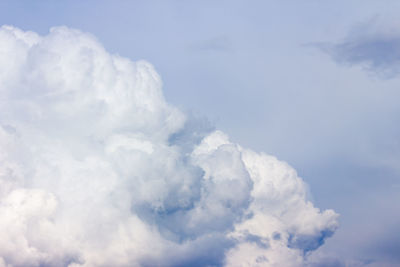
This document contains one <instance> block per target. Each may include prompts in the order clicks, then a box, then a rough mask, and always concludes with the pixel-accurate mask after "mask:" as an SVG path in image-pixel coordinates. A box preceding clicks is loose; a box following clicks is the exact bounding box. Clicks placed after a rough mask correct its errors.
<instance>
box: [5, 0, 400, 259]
mask: <svg viewBox="0 0 400 267" xmlns="http://www.w3.org/2000/svg"><path fill="white" fill-rule="evenodd" d="M399 5H400V4H399V3H398V1H334V2H329V3H327V2H321V1H301V2H300V1H252V2H251V4H250V3H249V1H146V2H144V1H112V2H111V1H84V2H83V1H57V2H55V1H40V2H39V1H2V2H1V4H0V24H2V25H3V24H8V25H15V26H17V27H19V28H22V29H23V30H32V31H35V32H38V33H39V34H41V35H47V33H48V31H49V28H51V27H53V26H56V25H66V26H68V27H72V28H78V29H81V30H83V31H87V32H90V33H92V34H94V35H95V36H96V37H97V38H98V39H99V41H100V42H101V43H102V44H103V45H104V46H105V48H106V50H107V51H109V52H111V53H117V54H120V55H121V56H124V57H128V58H130V59H132V60H138V59H145V60H148V61H149V62H151V63H152V64H153V65H154V66H155V68H156V69H157V71H158V73H159V74H160V75H161V77H162V80H163V91H164V94H165V98H166V99H167V100H168V102H169V103H171V104H174V105H176V106H177V107H179V108H180V109H182V110H184V111H186V113H190V114H194V115H193V116H195V117H196V116H200V117H206V118H208V120H210V121H211V123H207V122H206V120H204V119H196V120H197V121H196V122H193V123H192V126H191V127H195V128H196V127H197V128H198V129H197V130H196V131H199V132H204V134H205V133H206V132H209V131H211V130H210V129H211V128H212V126H209V125H210V124H211V125H215V127H216V128H218V129H222V130H223V131H224V132H227V133H228V134H229V135H230V137H231V139H232V140H233V141H234V142H238V143H240V144H241V145H243V146H245V147H250V148H252V149H253V150H255V151H265V152H267V153H269V154H272V155H275V156H277V157H278V158H279V159H282V160H285V161H287V162H289V164H290V165H292V166H294V167H295V169H296V170H297V172H298V173H299V175H300V176H301V177H303V178H304V180H305V181H306V182H307V183H308V184H309V188H310V191H311V193H312V198H313V202H314V203H315V204H316V206H318V207H320V208H323V209H326V208H332V209H334V210H335V211H336V212H338V213H339V214H340V215H341V217H340V227H339V228H338V230H337V231H336V233H335V235H333V237H331V238H330V239H327V241H326V243H325V245H323V246H322V247H321V248H320V249H319V250H318V251H319V253H320V255H319V256H318V257H320V258H321V260H322V259H323V260H325V261H326V264H328V262H329V264H332V266H340V265H344V264H347V265H349V266H352V265H354V266H360V265H361V266H363V265H365V266H383V265H384V264H386V265H389V266H390V264H392V265H394V266H396V265H398V264H400V258H399V255H400V244H399V240H400V238H399V236H398V233H399V232H400V231H399V229H398V225H399V223H400V210H399V209H400V204H399V202H400V199H399V198H400V197H399V196H400V192H399V191H400V180H399V179H400V177H399V175H400V173H399V171H400V170H399V167H398V166H399V159H400V158H399V157H400V146H399V139H398V136H399V127H398V125H399V123H398V122H399V121H398V114H399V112H400V111H399V105H398V99H399V94H400V92H399V90H398V82H399V56H398V54H399V52H398V51H399V48H398V47H399V43H400V42H399V41H398V40H399V39H400V34H399V31H398V30H397V29H398V27H399V21H398V20H397V18H396V16H397V14H398V10H399V8H400V6H399ZM199 125H200V126H199ZM204 129H206V130H204ZM182 134H183V133H182ZM183 135H184V136H186V135H190V134H189V133H187V134H183ZM199 136H202V135H201V134H200V135H199ZM199 138H200V137H199ZM191 142H193V140H192V139H190V141H187V143H189V144H190V143H191ZM185 146H186V145H185ZM185 149H186V150H190V148H185ZM221 246H222V245H221Z"/></svg>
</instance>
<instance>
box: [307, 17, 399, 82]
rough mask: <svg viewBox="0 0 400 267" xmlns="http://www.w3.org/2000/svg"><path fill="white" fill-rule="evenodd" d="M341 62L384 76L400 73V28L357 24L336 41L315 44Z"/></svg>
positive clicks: (371, 23)
mask: <svg viewBox="0 0 400 267" xmlns="http://www.w3.org/2000/svg"><path fill="white" fill-rule="evenodd" d="M312 45H314V46H316V47H318V48H320V49H321V50H322V51H324V52H325V53H327V54H329V55H330V56H332V58H333V59H334V60H335V61H336V62H337V63H339V64H344V65H348V66H354V65H359V66H361V67H363V68H364V69H365V70H367V71H368V72H370V73H375V74H377V75H378V76H379V77H382V78H393V77H395V76H396V75H398V74H399V73H400V31H398V30H393V31H392V30H387V29H385V28H383V27H375V25H374V23H373V22H368V23H366V24H363V25H362V27H357V28H356V29H354V30H353V31H351V32H350V34H349V35H348V36H347V37H346V38H345V39H344V40H343V41H340V42H337V43H315V44H312Z"/></svg>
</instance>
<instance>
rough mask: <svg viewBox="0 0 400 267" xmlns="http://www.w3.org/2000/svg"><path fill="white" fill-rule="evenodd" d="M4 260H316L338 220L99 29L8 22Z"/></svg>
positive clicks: (2, 83) (73, 266)
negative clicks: (40, 30) (43, 29)
mask: <svg viewBox="0 0 400 267" xmlns="http://www.w3.org/2000/svg"><path fill="white" fill-rule="evenodd" d="M0 62H1V63H0V102H1V103H0V147H1V150H0V236H1V239H0V266H70V267H77V266H231V267H233V266H304V264H306V262H307V257H308V255H310V253H312V251H314V250H316V249H317V248H318V247H319V246H321V245H322V244H323V242H324V240H325V239H326V238H327V237H329V236H330V235H332V234H333V233H334V231H335V229H336V228H337V226H338V223H337V217H338V215H337V214H336V213H335V212H334V211H332V210H326V211H320V210H319V209H317V208H315V207H314V206H313V204H312V203H311V202H309V201H308V198H307V193H306V186H305V184H304V182H303V181H302V180H301V179H300V178H299V177H298V176H297V174H296V172H295V170H294V169H292V168H291V167H290V166H289V165H288V164H286V163H285V162H282V161H279V160H277V159H276V158H275V157H273V156H269V155H267V154H264V153H256V152H254V151H251V150H249V149H246V148H243V147H241V146H240V145H238V144H235V143H232V142H231V141H230V140H229V137H228V136H227V135H226V134H224V133H222V132H220V131H214V130H211V128H210V127H208V126H206V125H205V124H204V123H202V122H201V121H199V120H195V119H193V118H191V117H188V116H186V115H185V114H183V113H182V112H181V111H179V110H178V109H177V108H175V107H173V106H171V105H170V104H168V103H167V102H166V101H165V99H164V97H163V92H162V84H161V79H160V77H159V75H158V74H157V73H156V72H155V70H154V68H153V67H152V65H151V64H149V63H147V62H145V61H138V62H132V61H130V60H128V59H126V58H122V57H120V56H117V55H111V54H109V53H107V51H105V49H104V48H103V47H102V46H101V44H99V42H98V41H97V40H96V39H95V38H94V37H93V36H91V35H90V34H86V33H82V32H80V31H78V30H73V29H68V28H66V27H56V28H52V29H51V30H50V33H49V34H48V35H46V36H39V35H38V34H36V33H34V32H24V31H21V30H19V29H17V28H14V27H11V26H3V27H1V29H0Z"/></svg>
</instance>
